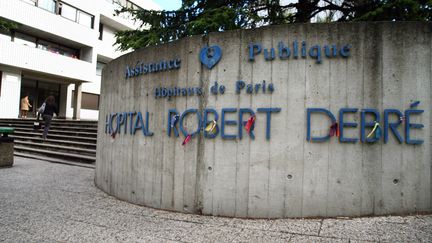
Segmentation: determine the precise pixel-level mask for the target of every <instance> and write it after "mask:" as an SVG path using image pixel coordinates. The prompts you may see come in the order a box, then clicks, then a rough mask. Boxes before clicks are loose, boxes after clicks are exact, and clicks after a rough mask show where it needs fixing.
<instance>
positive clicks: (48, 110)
mask: <svg viewBox="0 0 432 243" xmlns="http://www.w3.org/2000/svg"><path fill="white" fill-rule="evenodd" d="M53 113H56V115H57V116H58V107H57V105H56V104H52V105H49V104H46V105H45V110H44V112H43V114H42V115H49V116H52V115H53Z"/></svg>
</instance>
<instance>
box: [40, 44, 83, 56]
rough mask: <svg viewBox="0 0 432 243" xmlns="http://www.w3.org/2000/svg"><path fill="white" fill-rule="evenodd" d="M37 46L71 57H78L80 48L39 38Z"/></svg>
mask: <svg viewBox="0 0 432 243" xmlns="http://www.w3.org/2000/svg"><path fill="white" fill-rule="evenodd" d="M37 48H39V49H41V50H45V51H49V52H52V53H56V54H60V55H63V56H67V57H71V58H78V50H75V49H72V48H69V47H66V46H62V45H59V44H56V43H53V42H49V41H44V40H39V41H38V46H37Z"/></svg>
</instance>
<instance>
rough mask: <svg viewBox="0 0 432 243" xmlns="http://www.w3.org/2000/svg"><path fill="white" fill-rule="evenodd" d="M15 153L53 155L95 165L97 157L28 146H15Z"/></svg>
mask: <svg viewBox="0 0 432 243" xmlns="http://www.w3.org/2000/svg"><path fill="white" fill-rule="evenodd" d="M14 149H15V151H17V152H20V151H21V152H22V151H26V152H31V153H35V154H39V155H40V154H44V155H52V156H59V157H62V158H70V159H73V160H80V161H83V162H84V161H85V162H90V163H93V162H95V161H96V156H87V155H80V154H69V153H62V152H55V151H51V150H45V149H34V148H29V147H26V146H14Z"/></svg>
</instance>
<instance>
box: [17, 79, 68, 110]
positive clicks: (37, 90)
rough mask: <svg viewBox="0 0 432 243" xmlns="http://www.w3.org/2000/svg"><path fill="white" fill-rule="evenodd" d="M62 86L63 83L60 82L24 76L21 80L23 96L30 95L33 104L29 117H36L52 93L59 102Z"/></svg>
mask: <svg viewBox="0 0 432 243" xmlns="http://www.w3.org/2000/svg"><path fill="white" fill-rule="evenodd" d="M60 87H61V85H60V84H58V83H52V82H45V81H39V80H33V79H26V78H23V79H22V80H21V98H23V97H24V96H25V95H28V96H29V101H30V104H31V105H32V107H31V108H30V110H29V112H28V115H27V117H36V111H37V109H38V108H39V107H40V106H41V105H42V104H43V102H44V101H45V99H46V98H47V97H48V96H50V95H52V96H54V98H55V101H56V103H57V104H58V103H59V100H60Z"/></svg>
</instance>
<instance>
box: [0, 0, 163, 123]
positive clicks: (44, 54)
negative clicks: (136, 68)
mask: <svg viewBox="0 0 432 243" xmlns="http://www.w3.org/2000/svg"><path fill="white" fill-rule="evenodd" d="M118 2H119V1H113V0H93V1H85V0H12V1H0V19H2V20H7V21H13V22H15V23H17V24H18V26H19V27H18V29H16V30H14V31H4V30H3V31H0V77H1V78H0V118H17V117H19V111H20V99H21V98H22V97H23V96H25V95H28V96H29V100H30V104H31V105H32V108H30V111H29V116H30V117H31V116H34V115H35V113H36V110H37V107H39V106H40V105H41V104H42V103H43V101H44V99H45V98H46V97H47V96H49V95H53V96H54V97H55V98H56V102H57V103H58V105H59V113H60V114H59V115H60V116H61V117H65V118H75V119H90V120H96V119H98V107H99V94H100V82H101V72H102V68H103V67H104V66H105V65H106V63H108V62H109V61H111V60H112V59H114V58H117V57H119V56H120V55H122V54H123V53H122V52H120V51H117V50H116V47H115V46H113V44H114V42H115V36H114V35H115V33H116V31H119V30H126V29H133V28H137V27H138V25H137V24H136V23H134V22H133V21H132V20H131V18H130V17H128V16H127V15H122V16H115V15H114V13H115V9H116V8H119V5H118ZM120 3H121V4H124V5H128V6H133V7H138V6H139V7H142V8H155V7H156V6H148V5H149V3H148V1H147V2H146V3H144V0H136V1H134V2H131V1H129V0H122V1H120ZM145 4H147V5H145Z"/></svg>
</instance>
